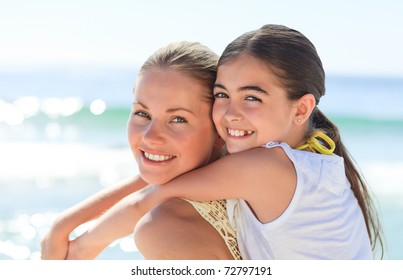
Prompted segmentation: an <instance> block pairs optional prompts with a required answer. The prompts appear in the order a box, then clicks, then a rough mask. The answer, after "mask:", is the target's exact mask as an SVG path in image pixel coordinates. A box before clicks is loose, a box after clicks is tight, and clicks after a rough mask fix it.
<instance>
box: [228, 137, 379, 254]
mask: <svg viewBox="0 0 403 280" xmlns="http://www.w3.org/2000/svg"><path fill="white" fill-rule="evenodd" d="M278 146H280V147H282V148H283V149H284V151H285V152H286V154H287V155H288V157H289V158H290V160H291V161H292V162H293V163H294V167H295V170H296V174H297V186H296V190H295V193H294V196H293V198H292V200H291V203H290V205H289V206H288V208H287V209H286V210H285V211H284V213H283V214H282V215H281V216H280V217H279V218H277V219H276V220H274V221H272V222H269V223H265V224H262V223H260V221H259V220H257V219H256V217H255V216H254V214H253V213H252V211H251V210H250V208H249V206H248V205H247V203H246V202H245V201H244V200H240V199H228V200H227V211H228V217H229V220H230V223H231V225H232V226H233V227H234V228H235V229H236V231H237V239H238V245H239V249H240V251H241V255H242V258H243V259H257V260H259V259H260V260H262V259H279V260H293V259H336V260H344V259H347V260H351V259H373V254H372V250H371V245H370V241H369V237H368V234H367V230H366V226H365V221H364V218H363V215H362V212H361V209H360V207H359V205H358V202H357V200H356V198H355V196H354V194H353V192H352V190H351V188H350V183H349V182H348V180H347V177H346V176H345V172H344V162H343V158H341V157H339V156H337V155H331V156H328V155H321V154H315V153H312V152H306V151H298V150H294V149H292V148H290V147H289V146H288V145H287V144H286V143H275V142H270V143H267V144H266V145H264V147H266V148H272V147H278ZM268 207H270V206H268Z"/></svg>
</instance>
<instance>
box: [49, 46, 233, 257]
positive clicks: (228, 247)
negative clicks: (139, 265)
mask: <svg viewBox="0 0 403 280" xmlns="http://www.w3.org/2000/svg"><path fill="white" fill-rule="evenodd" d="M217 62H218V55H216V54H215V53H214V52H213V51H211V50H210V49H209V48H207V47H205V46H203V45H202V44H199V43H193V42H178V43H172V44H169V45H167V46H165V47H163V48H161V49H159V50H157V51H156V52H155V53H154V54H153V55H152V56H150V58H149V59H148V60H147V61H146V62H145V63H144V65H143V66H142V68H141V69H140V72H139V75H138V78H137V80H136V85H135V90H134V103H133V107H132V114H131V116H130V119H129V121H128V138H129V144H130V147H131V150H132V152H133V155H134V157H135V159H136V161H137V163H138V168H139V173H140V175H141V178H138V179H137V180H129V181H125V182H123V183H121V184H117V185H116V186H115V187H112V188H108V189H106V190H104V191H102V192H100V193H98V194H96V195H94V196H93V197H91V198H89V199H87V200H85V201H83V202H81V203H79V204H78V205H76V206H74V207H72V208H71V209H68V210H66V211H65V212H63V213H62V214H61V215H60V217H59V218H58V219H57V220H56V222H55V224H54V225H53V226H52V228H51V230H50V231H49V233H48V235H47V236H45V238H44V239H43V242H42V258H43V259H65V258H66V257H67V251H68V252H69V258H80V257H81V258H82V257H84V256H85V250H79V249H78V250H75V249H77V246H76V247H74V246H70V249H69V250H67V249H68V245H69V234H70V233H71V231H73V230H74V229H75V228H76V227H77V226H79V225H80V224H82V223H84V222H86V221H88V220H91V219H94V218H96V217H98V216H101V220H102V215H101V214H103V212H104V211H106V210H107V209H108V208H110V207H112V206H113V205H114V204H116V203H117V202H118V201H119V200H120V199H122V198H124V197H126V196H127V195H129V194H131V193H133V192H134V191H136V190H138V189H140V188H142V187H144V186H145V185H146V184H147V183H150V184H163V183H166V182H167V181H169V180H171V179H173V178H175V177H177V176H178V175H180V174H182V173H184V172H187V171H189V170H191V169H194V168H196V167H199V166H202V165H205V164H207V163H208V162H209V161H210V160H214V159H215V157H217V152H218V151H219V149H217V148H219V147H220V143H221V141H219V137H218V135H217V132H216V130H215V128H214V124H213V121H212V119H211V110H212V103H213V94H212V88H213V84H214V81H215V78H216V71H217ZM221 144H222V143H221ZM195 146H196V147H197V149H194V147H195ZM124 201H125V200H123V202H124ZM200 209H202V210H200ZM179 211H180V215H178V214H177V213H178V212H179ZM153 217H154V221H157V222H155V223H153V226H154V227H156V229H157V230H155V231H153V232H154V234H153V235H152V238H153V242H154V245H155V246H156V247H155V248H156V249H154V250H148V249H147V248H144V249H141V253H142V254H143V255H144V257H146V258H154V259H155V258H170V259H173V258H187V259H199V258H201V259H233V258H235V259H238V258H239V257H240V254H239V249H238V247H237V244H236V239H235V233H234V231H233V229H232V228H231V227H230V226H229V222H228V217H227V215H226V209H225V201H223V200H220V201H211V202H208V203H200V202H195V201H185V200H181V199H171V200H170V201H167V202H166V203H163V204H162V205H160V206H159V208H157V209H154V211H153ZM155 217H157V218H155ZM133 227H134V224H131V221H130V219H127V220H126V221H124V223H122V224H121V226H119V227H115V228H111V229H109V232H110V231H113V230H115V229H116V232H120V230H123V232H124V233H127V234H130V233H132V231H133ZM126 228H127V229H128V230H125V229H126ZM162 231H164V232H165V234H164V235H163V236H161V237H159V236H157V233H159V232H162ZM124 235H126V234H123V235H122V236H121V237H123V236H124ZM79 240H82V239H81V238H80V239H79ZM95 241H96V240H95ZM72 243H73V244H79V243H78V242H72ZM139 245H141V243H140V244H139ZM171 246H176V247H177V248H179V249H177V250H172V247H171Z"/></svg>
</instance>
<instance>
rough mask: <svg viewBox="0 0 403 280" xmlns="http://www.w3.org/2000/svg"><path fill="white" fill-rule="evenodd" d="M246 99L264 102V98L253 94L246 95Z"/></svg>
mask: <svg viewBox="0 0 403 280" xmlns="http://www.w3.org/2000/svg"><path fill="white" fill-rule="evenodd" d="M245 100H248V101H257V102H262V99H260V98H257V97H255V96H251V95H249V96H246V97H245Z"/></svg>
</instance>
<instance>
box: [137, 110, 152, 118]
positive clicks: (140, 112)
mask: <svg viewBox="0 0 403 280" xmlns="http://www.w3.org/2000/svg"><path fill="white" fill-rule="evenodd" d="M133 115H134V116H138V117H141V118H146V119H151V116H150V115H149V114H148V113H146V112H144V111H136V112H134V113H133Z"/></svg>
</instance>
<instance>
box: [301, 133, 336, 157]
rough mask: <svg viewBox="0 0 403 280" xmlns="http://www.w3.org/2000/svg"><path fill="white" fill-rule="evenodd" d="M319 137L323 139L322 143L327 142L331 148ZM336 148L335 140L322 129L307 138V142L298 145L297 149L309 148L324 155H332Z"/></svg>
mask: <svg viewBox="0 0 403 280" xmlns="http://www.w3.org/2000/svg"><path fill="white" fill-rule="evenodd" d="M318 139H320V140H322V143H323V142H325V143H326V144H327V145H328V146H329V148H328V147H327V146H325V145H323V144H322V143H321V141H319V140H318ZM335 148H336V144H335V143H334V141H333V140H332V139H331V138H330V137H329V136H327V135H326V134H324V133H323V132H321V131H316V132H315V133H314V134H313V135H312V136H311V137H310V138H309V139H308V140H306V143H305V144H304V145H301V146H299V147H297V148H296V149H297V150H305V149H308V150H310V151H311V152H313V153H317V152H318V153H320V154H322V155H332V154H333V152H334V149H335Z"/></svg>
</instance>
